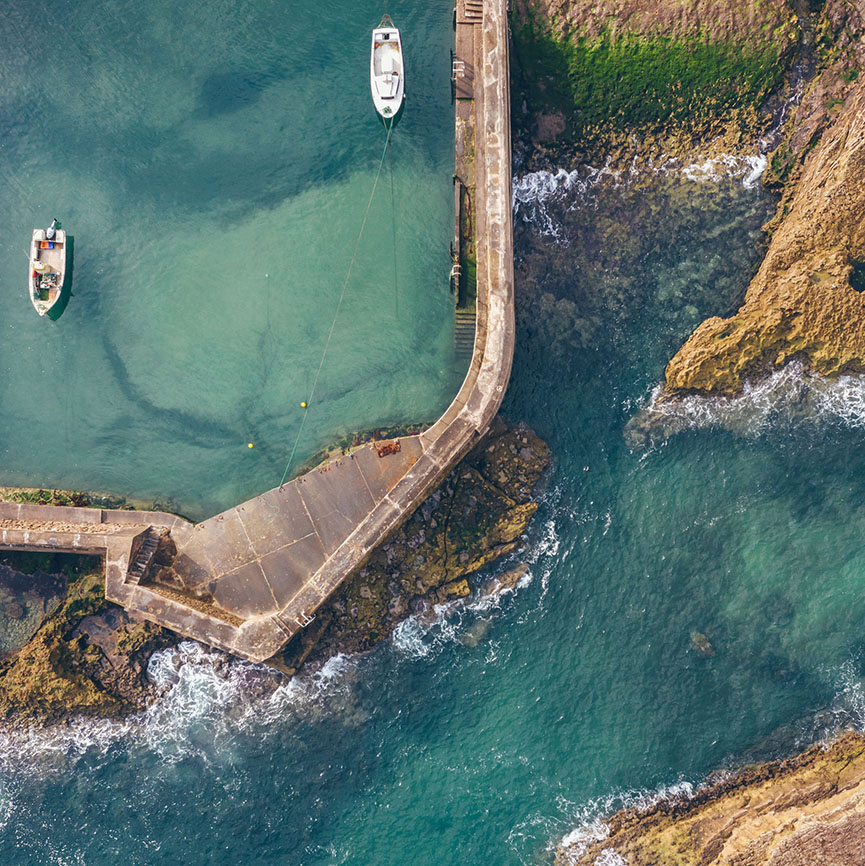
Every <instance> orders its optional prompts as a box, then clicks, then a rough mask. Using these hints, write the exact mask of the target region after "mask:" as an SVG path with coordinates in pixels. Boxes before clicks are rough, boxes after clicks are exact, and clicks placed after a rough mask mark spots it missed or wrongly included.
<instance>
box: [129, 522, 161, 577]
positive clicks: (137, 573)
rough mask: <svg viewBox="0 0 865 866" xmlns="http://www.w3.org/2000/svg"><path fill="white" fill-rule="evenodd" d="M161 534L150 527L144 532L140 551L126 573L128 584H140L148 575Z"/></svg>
mask: <svg viewBox="0 0 865 866" xmlns="http://www.w3.org/2000/svg"><path fill="white" fill-rule="evenodd" d="M159 538H160V533H159V532H158V531H157V530H155V529H154V528H153V527H152V526H148V527H147V529H145V530H144V539H143V541H142V542H141V544H140V545H139V547H138V551H137V552H136V554H135V556H134V557H133V558H132V562H130V563H129V570H128V571H127V572H126V583H129V584H133V585H135V584H138V583H139V582H140V581H141V578H142V577H144V575H145V574H147V570H148V568H150V564H151V563H152V562H153V557H154V555H155V554H156V548H157V547H158V546H159Z"/></svg>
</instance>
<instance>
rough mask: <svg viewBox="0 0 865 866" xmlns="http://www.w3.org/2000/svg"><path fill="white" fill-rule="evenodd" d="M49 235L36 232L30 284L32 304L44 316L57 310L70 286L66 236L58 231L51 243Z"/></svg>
mask: <svg viewBox="0 0 865 866" xmlns="http://www.w3.org/2000/svg"><path fill="white" fill-rule="evenodd" d="M45 233H46V230H45V229H34V230H33V239H32V241H31V243H30V263H29V264H30V272H29V277H28V282H27V285H28V294H29V295H30V303H32V304H33V308H34V309H35V310H36V312H37V313H38V314H39V315H40V316H46V315H49V314H50V313H51V312H52V311H53V310H54V309H55V307H57V305H58V304H59V303H60V301H61V298H62V297H63V296H64V291H63V290H64V286H65V283H66V232H65V231H64V230H63V229H57V230H56V231H55V234H54V237H53V238H52V240H50V241H49V240H48V239H47V238H46V237H45Z"/></svg>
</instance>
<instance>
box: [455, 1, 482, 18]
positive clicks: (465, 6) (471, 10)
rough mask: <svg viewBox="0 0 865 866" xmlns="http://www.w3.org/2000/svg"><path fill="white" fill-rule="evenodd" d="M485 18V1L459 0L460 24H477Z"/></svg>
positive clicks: (458, 13) (458, 15) (458, 14)
mask: <svg viewBox="0 0 865 866" xmlns="http://www.w3.org/2000/svg"><path fill="white" fill-rule="evenodd" d="M483 17H484V3H483V0H457V23H458V24H477V23H479V22H480V21H481V20H482V19H483Z"/></svg>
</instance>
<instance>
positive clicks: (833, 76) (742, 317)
mask: <svg viewBox="0 0 865 866" xmlns="http://www.w3.org/2000/svg"><path fill="white" fill-rule="evenodd" d="M822 21H823V32H822V36H821V37H820V38H823V39H824V40H826V42H827V44H828V45H831V46H832V49H831V51H830V50H828V49H827V52H826V54H827V58H828V60H829V61H831V62H828V63H827V65H826V66H825V68H823V70H822V71H821V72H820V73H819V75H817V76H816V77H815V78H814V79H813V80H812V81H811V83H810V84H809V85H808V87H807V92H806V93H805V95H804V98H803V100H802V102H801V104H800V105H799V106H798V108H797V110H796V111H795V112H794V113H793V115H792V116H791V118H790V121H789V122H788V124H787V126H786V128H785V132H784V135H783V137H782V140H781V143H780V144H779V145H778V147H777V149H776V151H775V153H774V154H773V155H772V157H771V165H772V168H771V171H770V180H772V181H774V182H776V183H777V184H780V185H783V189H784V192H783V197H782V200H781V204H780V206H779V210H778V213H777V215H776V217H775V219H774V221H773V222H772V223H771V224H770V226H769V228H770V229H771V230H772V236H771V242H770V245H769V248H768V251H767V254H766V257H765V259H764V261H763V263H762V265H761V267H760V269H759V271H758V273H757V275H756V276H755V277H754V279H753V281H752V282H751V284H750V286H749V288H748V291H747V294H746V296H745V302H744V304H743V305H742V307H741V308H740V309H739V311H738V312H737V313H736V314H735V315H734V316H732V317H730V318H726V319H723V318H718V317H714V318H710V319H708V320H706V321H705V322H703V323H702V324H701V325H700V326H699V327H698V328H697V330H696V331H695V332H694V333H693V334H692V335H691V337H690V338H689V339H688V341H687V342H686V343H685V345H684V346H683V347H682V348H681V350H680V351H679V352H678V353H677V354H676V355H675V356H674V357H673V359H672V360H671V361H670V363H669V365H668V367H667V369H666V374H665V380H666V387H665V395H666V396H668V397H669V396H675V395H677V394H681V393H683V392H695V391H696V392H705V393H735V392H737V391H739V390H741V388H742V384H743V381H744V379H745V378H747V377H758V376H760V375H763V374H765V373H767V372H770V371H771V370H774V369H777V368H779V367H782V366H784V365H785V364H786V363H787V362H789V361H790V360H792V359H794V358H798V359H801V360H802V361H803V362H805V363H806V364H807V365H808V366H809V367H810V368H811V369H813V370H814V371H816V372H818V373H821V374H824V375H828V376H831V375H835V374H838V373H841V372H863V371H865V294H863V290H865V227H863V226H865V223H863V219H865V184H863V182H862V178H863V177H865V78H863V79H860V76H859V71H860V69H863V68H865V43H863V41H862V40H863V35H865V26H863V25H865V18H863V13H862V11H860V10H859V9H858V8H856V7H855V6H854V5H853V4H851V3H846V2H831V0H830V2H829V3H828V4H827V5H826V7H825V8H824V12H823V19H822Z"/></svg>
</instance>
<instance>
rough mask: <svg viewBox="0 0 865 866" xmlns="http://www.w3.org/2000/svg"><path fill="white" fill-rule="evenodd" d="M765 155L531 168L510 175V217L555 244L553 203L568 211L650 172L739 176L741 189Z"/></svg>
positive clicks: (562, 239)
mask: <svg viewBox="0 0 865 866" xmlns="http://www.w3.org/2000/svg"><path fill="white" fill-rule="evenodd" d="M767 166H768V161H767V159H766V157H765V156H764V155H762V154H755V155H752V156H734V155H731V154H722V155H721V156H716V157H706V158H700V157H697V158H696V159H694V160H693V161H692V162H689V163H684V162H682V161H681V160H679V159H676V158H673V157H670V158H662V159H661V160H659V161H657V162H656V161H653V160H651V159H649V160H647V161H646V162H645V163H643V164H640V165H638V163H637V160H636V158H635V159H634V161H633V162H632V163H631V165H630V166H629V167H628V168H627V169H624V170H622V169H613V168H611V164H610V162H607V164H605V165H604V166H602V167H601V168H596V167H593V166H583V167H581V168H576V169H572V170H571V171H568V170H566V169H564V168H559V169H558V170H557V171H533V172H527V173H526V174H523V175H520V176H518V177H514V179H513V209H514V218H515V219H521V220H522V221H523V222H526V223H530V224H531V225H533V226H534V227H535V229H536V230H537V231H538V232H539V233H540V234H541V235H543V236H545V237H548V238H550V239H551V240H554V241H555V242H557V243H560V244H567V237H566V236H565V234H564V233H563V231H562V227H561V225H560V224H559V222H558V221H557V220H556V218H555V215H554V212H553V209H554V208H555V207H556V206H558V207H561V208H564V210H565V211H566V212H567V211H569V210H573V209H576V208H585V207H595V206H596V205H597V202H598V196H599V195H600V193H601V192H602V191H604V190H607V189H619V188H622V187H629V186H633V185H634V184H636V183H637V182H638V181H640V180H645V179H647V178H650V177H659V176H670V177H681V178H683V179H685V180H687V181H690V182H693V183H720V182H721V181H722V180H737V181H741V184H742V186H743V187H744V188H745V189H749V190H750V189H756V188H757V187H758V186H759V184H760V182H761V180H762V178H763V175H764V174H765V172H766V168H767Z"/></svg>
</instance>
